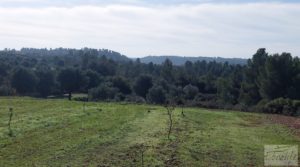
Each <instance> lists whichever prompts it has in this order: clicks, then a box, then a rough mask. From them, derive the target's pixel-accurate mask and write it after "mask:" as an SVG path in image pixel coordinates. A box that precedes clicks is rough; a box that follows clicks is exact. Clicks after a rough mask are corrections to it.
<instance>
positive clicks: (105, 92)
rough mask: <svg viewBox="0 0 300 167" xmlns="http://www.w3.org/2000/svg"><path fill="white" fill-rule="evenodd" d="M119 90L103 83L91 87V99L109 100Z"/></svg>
mask: <svg viewBox="0 0 300 167" xmlns="http://www.w3.org/2000/svg"><path fill="white" fill-rule="evenodd" d="M118 92H119V91H118V89H117V88H113V87H110V86H108V85H105V84H102V85H100V86H99V87H97V88H93V89H90V90H89V93H88V94H89V99H90V100H108V99H114V98H115V96H116V95H117V93H118Z"/></svg>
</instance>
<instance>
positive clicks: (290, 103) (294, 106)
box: [262, 98, 300, 116]
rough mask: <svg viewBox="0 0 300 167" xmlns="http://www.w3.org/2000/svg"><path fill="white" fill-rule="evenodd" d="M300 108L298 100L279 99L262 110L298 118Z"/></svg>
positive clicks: (267, 104)
mask: <svg viewBox="0 0 300 167" xmlns="http://www.w3.org/2000/svg"><path fill="white" fill-rule="evenodd" d="M299 108H300V102H299V101H297V100H291V99H284V98H278V99H275V100H272V101H270V102H268V103H266V104H265V105H264V106H263V108H262V110H263V112H267V113H273V114H284V115H290V116H296V115H297V114H299V113H297V111H298V110H299Z"/></svg>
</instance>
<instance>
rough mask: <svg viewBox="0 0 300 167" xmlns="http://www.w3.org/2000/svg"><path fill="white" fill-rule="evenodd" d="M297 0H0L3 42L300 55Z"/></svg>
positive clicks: (135, 52)
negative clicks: (265, 50) (260, 50)
mask: <svg viewBox="0 0 300 167" xmlns="http://www.w3.org/2000/svg"><path fill="white" fill-rule="evenodd" d="M297 1H298V0H288V1H271V0H264V1H259V0H247V1H245V0H243V1H242V0H185V1H184V0H168V1H166V0H165V1H164V0H151V1H150V0H148V1H147V0H140V1H139V0H123V1H122V0H110V1H108V0H102V1H101V0H0V48H1V49H3V48H16V49H19V48H22V47H34V48H41V47H42V48H45V47H46V48H56V47H68V48H83V47H91V48H107V49H111V50H115V51H118V52H120V53H122V54H125V55H127V56H129V57H143V56H147V55H181V56H210V57H216V56H219V57H242V58H249V57H251V56H252V55H253V53H255V51H256V50H257V49H258V48H261V47H264V48H267V50H268V52H270V53H275V52H284V51H285V52H290V53H292V54H293V55H294V56H300V2H299V3H297Z"/></svg>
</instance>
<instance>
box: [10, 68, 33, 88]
mask: <svg viewBox="0 0 300 167" xmlns="http://www.w3.org/2000/svg"><path fill="white" fill-rule="evenodd" d="M11 83H12V86H13V88H15V89H16V90H17V92H18V93H20V94H27V93H32V92H34V91H35V89H36V84H37V78H36V76H35V75H34V73H33V72H31V71H29V70H28V69H25V68H18V69H16V70H15V71H14V73H13V75H12V80H11Z"/></svg>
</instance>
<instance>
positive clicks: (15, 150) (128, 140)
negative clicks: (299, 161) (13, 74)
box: [0, 98, 300, 167]
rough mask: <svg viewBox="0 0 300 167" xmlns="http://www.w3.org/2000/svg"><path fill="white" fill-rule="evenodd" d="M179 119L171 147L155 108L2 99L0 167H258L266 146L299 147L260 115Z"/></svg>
mask: <svg viewBox="0 0 300 167" xmlns="http://www.w3.org/2000/svg"><path fill="white" fill-rule="evenodd" d="M9 106H12V107H13V111H14V115H13V118H12V124H11V126H12V131H13V136H12V137H10V136H9V135H8V134H9V131H8V126H7V123H8V120H9V110H8V108H9ZM148 110H150V112H148ZM184 111H185V117H183V116H182V115H181V109H179V108H178V109H176V110H175V111H174V115H173V119H174V124H173V125H174V127H173V130H172V134H171V140H168V138H167V129H168V123H169V122H168V115H167V112H166V110H165V109H164V108H163V107H160V106H150V105H137V104H126V103H87V104H86V107H85V109H84V105H83V103H82V102H75V101H71V102H70V101H67V100H62V99H56V100H42V99H33V98H11V99H8V98H0V166H1V167H6V166H100V167H101V166H103V167H104V166H142V163H143V165H144V166H263V158H264V157H263V154H264V145H265V144H297V145H298V144H300V140H299V138H298V137H297V136H294V135H293V133H291V130H290V129H288V128H286V127H283V126H282V125H277V124H273V123H271V122H270V121H268V119H267V116H266V115H264V114H253V113H242V112H229V111H226V112H225V111H222V110H218V111H217V110H207V109H199V108H185V109H184Z"/></svg>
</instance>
